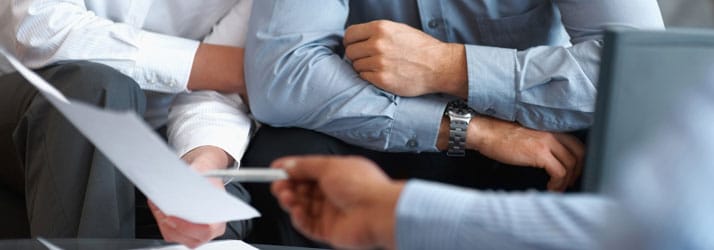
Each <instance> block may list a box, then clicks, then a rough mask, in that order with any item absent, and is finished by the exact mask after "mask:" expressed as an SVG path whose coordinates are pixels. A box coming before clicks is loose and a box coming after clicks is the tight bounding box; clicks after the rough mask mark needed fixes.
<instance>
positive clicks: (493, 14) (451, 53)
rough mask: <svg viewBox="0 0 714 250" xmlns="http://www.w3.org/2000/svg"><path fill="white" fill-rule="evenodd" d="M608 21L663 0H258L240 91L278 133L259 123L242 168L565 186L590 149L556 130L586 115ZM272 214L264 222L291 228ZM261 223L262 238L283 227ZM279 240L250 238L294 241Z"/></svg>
mask: <svg viewBox="0 0 714 250" xmlns="http://www.w3.org/2000/svg"><path fill="white" fill-rule="evenodd" d="M584 10H587V11H584ZM607 26H625V27H634V28H662V27H663V25H662V20H661V16H660V13H659V9H658V5H657V2H656V1H655V0H635V1H617V0H604V1H586V0H583V1H557V0H556V1H541V0H532V1H530V0H529V1H523V0H518V1H485V0H483V1H408V0H403V1H402V0H397V1H376V0H375V1H347V0H342V1H337V0H335V1H322V0H305V1H289V0H265V1H257V2H256V3H255V6H254V8H253V17H252V18H251V25H250V31H249V35H248V42H247V45H246V64H245V67H246V68H245V73H246V84H247V85H246V86H247V90H248V93H249V96H250V99H249V101H250V106H251V109H252V112H253V114H254V115H255V117H256V119H257V120H259V121H261V122H264V123H265V124H268V125H270V126H274V127H280V128H273V127H267V126H266V127H263V128H261V130H260V131H258V133H257V135H256V137H255V138H254V141H253V143H252V145H251V147H250V148H249V150H248V152H247V153H246V156H245V157H244V159H243V163H245V164H249V165H265V164H268V163H269V162H270V161H271V160H272V159H275V158H277V157H280V156H284V155H289V154H311V153H321V152H320V151H323V152H322V153H324V151H327V152H328V153H332V154H357V155H363V156H367V157H368V158H370V159H372V160H374V161H375V162H377V164H378V165H379V166H381V167H383V168H384V169H385V171H386V172H387V173H388V174H389V175H390V176H391V177H395V178H413V177H419V178H425V179H429V180H434V181H441V182H447V183H452V184H457V185H461V186H467V187H472V188H480V189H506V190H513V189H527V188H534V187H536V188H543V187H546V185H545V183H546V182H547V188H548V189H550V190H556V191H562V190H565V189H566V188H567V187H569V186H571V185H573V184H574V183H575V181H576V180H577V177H578V176H579V174H580V172H581V167H582V158H583V151H584V150H583V145H582V143H581V142H579V141H578V140H577V139H575V138H574V137H572V136H571V135H568V134H563V133H560V132H567V131H573V130H579V129H584V128H587V127H588V126H589V125H590V123H591V121H592V115H593V110H594V102H595V95H596V93H597V75H598V66H599V60H600V59H599V58H600V57H599V54H600V50H601V48H602V42H601V39H602V34H603V31H604V29H605V27H607ZM453 100H461V102H462V103H466V104H468V106H470V108H472V109H473V110H475V111H476V113H470V112H463V110H466V109H465V108H459V107H458V106H457V105H454V106H452V107H449V108H447V104H448V103H450V102H452V101H453ZM459 110H461V111H459ZM445 111H451V114H449V115H446V116H445V115H444V114H445ZM457 111H459V112H457ZM446 113H449V112H446ZM469 117H470V118H469ZM494 118H495V119H494ZM459 119H461V120H464V121H465V122H464V123H468V125H463V124H459V123H458V122H457V121H458V120H459ZM497 119H501V120H497ZM283 127H285V128H283ZM290 127H298V128H302V129H307V130H313V131H317V132H319V133H322V134H326V135H329V136H331V137H334V138H337V139H332V138H330V137H326V136H323V135H320V134H318V133H314V132H308V131H305V130H300V129H295V128H290ZM524 127H525V128H524ZM539 130H545V131H551V132H545V131H539ZM464 148H466V149H469V150H471V152H466V153H465V154H464ZM447 150H448V151H452V153H453V154H452V155H465V157H447V156H444V155H442V154H441V153H439V152H441V151H447ZM475 151H478V153H475ZM384 152H388V153H384ZM402 152H404V153H406V154H396V153H402ZM409 153H420V154H418V155H417V154H409ZM487 158H490V159H493V160H495V161H493V160H489V159H487ZM498 162H501V163H505V164H511V165H517V166H529V167H535V168H536V169H534V170H535V171H528V170H527V169H518V168H514V167H509V166H505V165H504V164H501V163H498ZM540 169H545V170H546V172H547V173H548V174H549V176H550V180H548V179H547V177H546V176H542V172H541V171H540ZM248 188H249V189H250V191H251V193H252V194H253V195H254V199H264V198H265V197H268V196H267V195H264V194H261V193H260V192H267V191H266V190H267V187H265V186H262V187H261V186H252V185H250V186H248ZM261 189H263V190H262V191H261ZM260 204H270V201H260V200H259V201H257V202H256V206H258V208H259V209H260V210H261V211H262V212H263V213H264V214H271V213H272V212H275V213H280V211H279V209H272V208H270V207H261V205H260ZM272 218H280V216H278V215H276V216H266V218H261V219H260V220H263V222H266V223H268V224H272V225H287V223H284V222H280V221H270V220H273V219H272ZM283 218H284V219H287V218H285V217H283ZM260 220H259V223H257V224H256V225H255V226H256V227H255V231H254V232H255V233H256V235H267V234H271V233H272V234H275V233H274V232H278V231H280V232H283V231H281V229H275V228H267V229H264V228H263V226H262V225H261V224H265V223H263V222H260ZM276 220H277V219H276ZM281 223H282V224H281ZM263 232H265V233H263ZM280 237H282V238H280V239H274V238H273V239H268V238H266V239H255V242H266V243H276V242H277V243H282V242H284V241H290V240H293V239H295V237H293V236H291V234H290V233H281V234H280Z"/></svg>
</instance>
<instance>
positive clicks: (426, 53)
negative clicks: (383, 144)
mask: <svg viewBox="0 0 714 250" xmlns="http://www.w3.org/2000/svg"><path fill="white" fill-rule="evenodd" d="M344 45H345V48H346V50H345V56H346V57H347V58H349V59H350V60H352V66H353V67H354V69H355V71H357V72H358V73H359V75H360V77H362V79H364V80H367V81H369V82H371V83H372V84H374V85H375V86H377V87H380V88H382V89H384V90H386V91H389V92H392V93H394V94H397V95H401V96H420V95H425V94H431V93H447V94H451V95H454V96H459V97H462V98H464V99H465V98H467V96H468V83H467V78H468V76H467V73H466V72H467V71H466V52H465V48H464V46H463V45H461V44H448V43H443V42H441V41H439V40H437V39H435V38H433V37H431V36H429V35H428V34H426V33H424V32H422V31H420V30H417V29H414V28H412V27H410V26H408V25H405V24H401V23H395V22H391V21H373V22H369V23H364V24H357V25H352V26H350V27H348V28H347V30H345V38H344Z"/></svg>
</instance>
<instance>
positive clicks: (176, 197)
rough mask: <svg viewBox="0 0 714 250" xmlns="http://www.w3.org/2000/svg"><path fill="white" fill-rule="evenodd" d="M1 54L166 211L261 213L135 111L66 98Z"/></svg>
mask: <svg viewBox="0 0 714 250" xmlns="http://www.w3.org/2000/svg"><path fill="white" fill-rule="evenodd" d="M0 53H2V54H3V56H5V57H7V59H8V61H9V62H10V63H11V64H12V66H13V67H15V68H16V69H17V70H18V72H20V73H21V74H22V75H23V76H24V77H25V78H26V79H27V80H28V81H30V82H31V83H32V84H33V85H34V86H35V87H37V89H39V90H40V92H41V93H42V95H43V96H45V97H46V98H47V99H48V100H49V101H50V102H51V103H52V104H53V105H54V106H55V107H56V108H57V109H58V110H59V111H60V112H61V113H62V114H63V115H64V116H65V117H66V118H67V119H68V120H69V121H70V122H71V123H72V124H73V125H74V126H75V127H77V129H78V130H79V131H80V132H82V134H84V135H85V136H86V137H87V138H88V139H89V140H90V141H91V142H92V143H93V144H94V145H95V146H96V147H97V148H98V149H99V150H100V151H101V152H102V153H104V155H106V156H107V158H109V160H111V161H112V163H114V164H115V165H116V167H117V168H118V169H119V170H120V171H121V172H122V173H123V174H124V175H125V176H126V177H127V178H129V180H131V181H132V182H133V183H134V185H135V186H136V187H137V188H138V189H139V190H141V192H143V193H144V195H146V197H148V198H149V199H151V200H152V201H153V202H154V203H155V204H156V206H158V207H159V208H160V209H161V210H162V211H163V212H164V213H166V214H167V215H172V216H176V217H179V218H182V219H185V220H188V221H191V222H194V223H217V222H225V221H233V220H243V219H250V218H254V217H258V216H260V214H259V213H258V211H256V210H255V209H254V208H252V207H251V206H249V205H248V204H246V203H244V202H243V201H241V200H239V199H237V198H235V197H233V196H231V195H229V194H228V193H226V192H225V191H223V190H220V189H218V188H215V187H214V186H212V185H211V184H210V183H209V182H208V180H207V179H205V178H204V177H202V176H201V175H199V174H198V173H196V172H194V171H192V170H191V169H190V168H189V167H188V166H187V165H186V164H185V163H184V162H183V161H181V160H180V159H179V158H178V157H177V156H176V154H175V153H174V152H173V151H172V150H171V149H169V147H168V146H167V145H166V144H165V143H164V141H163V140H162V139H161V138H160V137H159V136H158V135H157V134H155V133H154V132H153V130H152V129H151V128H150V127H149V126H148V125H146V123H144V121H143V120H142V119H141V118H140V117H139V116H137V115H136V114H135V113H134V112H131V111H126V112H116V111H109V110H102V109H99V108H96V107H93V106H89V105H86V104H83V103H80V102H77V101H71V100H68V99H67V98H65V97H64V96H63V95H62V93H61V92H59V91H58V90H57V89H55V88H54V87H52V85H50V84H49V83H47V82H46V81H45V80H43V79H42V78H41V77H39V76H38V75H36V74H35V73H34V72H32V71H30V70H29V69H27V68H25V67H24V66H23V65H22V64H20V63H19V62H18V61H17V60H15V59H14V58H13V57H12V56H10V55H9V54H7V53H6V52H5V51H2V50H0Z"/></svg>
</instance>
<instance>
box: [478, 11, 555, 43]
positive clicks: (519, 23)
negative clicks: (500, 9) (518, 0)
mask: <svg viewBox="0 0 714 250" xmlns="http://www.w3.org/2000/svg"><path fill="white" fill-rule="evenodd" d="M554 12H555V11H554V10H553V5H552V4H550V3H548V2H545V1H544V2H543V3H542V4H540V5H538V6H536V7H534V8H532V9H530V10H528V11H526V12H523V13H516V14H514V15H509V16H505V17H499V18H489V17H477V18H476V21H477V23H478V29H479V33H480V38H481V39H480V40H481V42H482V45H485V46H494V47H501V48H513V49H518V50H524V49H528V48H531V47H535V46H538V45H545V44H547V43H548V42H549V39H550V35H551V34H550V31H551V28H552V27H553V20H554Z"/></svg>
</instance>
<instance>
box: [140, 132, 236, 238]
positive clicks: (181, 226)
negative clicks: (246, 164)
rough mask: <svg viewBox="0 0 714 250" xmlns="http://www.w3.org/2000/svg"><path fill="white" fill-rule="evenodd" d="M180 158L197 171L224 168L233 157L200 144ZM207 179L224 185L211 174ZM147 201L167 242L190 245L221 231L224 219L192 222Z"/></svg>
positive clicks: (221, 232) (212, 182) (220, 150)
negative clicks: (203, 222)
mask: <svg viewBox="0 0 714 250" xmlns="http://www.w3.org/2000/svg"><path fill="white" fill-rule="evenodd" d="M182 159H183V160H184V161H186V162H187V163H189V164H191V168H193V169H194V170H196V171H198V172H203V171H206V170H211V169H218V168H226V166H228V165H229V164H230V163H231V162H232V161H233V158H231V157H230V156H229V155H228V154H226V153H225V152H224V151H223V150H222V149H220V148H217V147H212V146H203V147H198V148H196V149H194V150H191V151H190V152H188V153H186V154H185V155H184V156H183V157H182ZM209 181H210V182H211V184H213V185H214V186H216V188H220V189H224V186H223V182H222V181H221V180H220V179H216V178H211V179H209ZM148 202H149V208H151V213H152V214H153V215H154V219H156V223H157V224H158V225H159V230H160V231H161V236H162V237H164V240H166V241H167V242H174V243H179V244H183V245H186V246H188V247H190V248H196V247H198V246H200V245H202V244H204V243H206V242H208V241H210V240H212V239H214V238H216V237H218V236H221V235H223V234H224V233H225V231H226V223H215V224H196V223H192V222H189V221H186V220H183V219H181V218H178V217H174V216H169V215H166V214H164V213H163V212H161V210H160V209H159V208H158V207H156V205H155V204H154V203H153V202H151V201H148Z"/></svg>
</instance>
